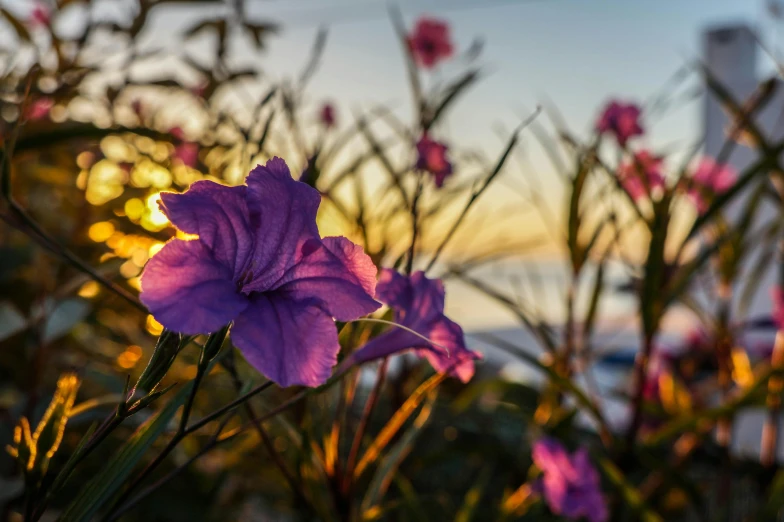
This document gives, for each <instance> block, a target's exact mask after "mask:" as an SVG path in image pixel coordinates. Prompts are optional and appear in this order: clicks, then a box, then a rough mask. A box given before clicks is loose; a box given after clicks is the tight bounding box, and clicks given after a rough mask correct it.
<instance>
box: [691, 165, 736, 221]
mask: <svg viewBox="0 0 784 522" xmlns="http://www.w3.org/2000/svg"><path fill="white" fill-rule="evenodd" d="M737 179H738V176H737V174H736V173H735V169H734V168H733V167H732V166H730V165H727V164H719V163H716V161H715V160H714V159H713V158H709V157H705V158H703V159H702V160H701V161H700V163H699V165H697V168H696V169H694V173H693V174H692V177H691V186H690V187H689V190H688V192H687V194H688V197H689V199H691V200H692V202H693V203H694V205H695V206H696V207H697V210H698V211H699V212H700V213H701V214H702V213H703V212H705V211H706V210H708V202H709V201H710V199H711V198H712V197H713V196H715V195H717V194H721V193H723V192H726V191H727V190H729V189H730V188H732V186H733V185H734V184H735V182H736V181H737Z"/></svg>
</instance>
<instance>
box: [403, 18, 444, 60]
mask: <svg viewBox="0 0 784 522" xmlns="http://www.w3.org/2000/svg"><path fill="white" fill-rule="evenodd" d="M408 48H409V49H410V50H411V54H412V55H413V57H414V61H415V62H416V63H417V64H419V65H420V66H421V67H424V68H425V69H432V68H433V67H435V66H436V65H437V64H438V62H440V61H442V60H444V59H446V58H449V57H450V56H452V54H453V52H454V48H453V47H452V42H451V41H450V38H449V25H448V24H447V23H446V22H443V21H441V20H437V19H435V18H427V17H423V18H420V19H419V20H418V21H417V23H416V26H415V27H414V30H413V32H411V34H409V35H408Z"/></svg>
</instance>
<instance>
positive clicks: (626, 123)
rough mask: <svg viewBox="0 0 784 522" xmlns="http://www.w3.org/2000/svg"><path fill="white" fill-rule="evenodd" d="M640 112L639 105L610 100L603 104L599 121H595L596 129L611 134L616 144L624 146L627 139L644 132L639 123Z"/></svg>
mask: <svg viewBox="0 0 784 522" xmlns="http://www.w3.org/2000/svg"><path fill="white" fill-rule="evenodd" d="M641 112H642V111H641V110H640V107H638V106H637V105H635V104H634V103H628V104H625V103H622V102H620V101H618V100H612V101H611V102H610V103H608V104H607V105H606V106H605V108H604V111H603V112H602V115H601V116H600V117H599V121H597V122H596V130H597V131H598V132H600V133H605V132H608V133H610V134H612V135H613V136H615V139H616V140H617V141H618V144H619V145H620V146H621V147H625V146H626V143H627V142H628V141H629V139H631V138H632V137H634V136H641V135H642V134H643V132H644V130H643V128H642V124H641V123H640V114H641Z"/></svg>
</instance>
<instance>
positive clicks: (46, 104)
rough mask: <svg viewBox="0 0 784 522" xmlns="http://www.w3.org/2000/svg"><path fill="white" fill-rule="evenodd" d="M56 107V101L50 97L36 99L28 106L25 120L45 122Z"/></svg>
mask: <svg viewBox="0 0 784 522" xmlns="http://www.w3.org/2000/svg"><path fill="white" fill-rule="evenodd" d="M53 106H54V100H53V99H51V98H49V97H48V96H44V97H41V98H36V99H35V100H33V101H32V102H31V103H30V105H28V106H27V110H26V111H25V119H27V120H29V121H38V120H43V119H44V118H46V117H47V116H49V111H50V110H51V109H52V107H53Z"/></svg>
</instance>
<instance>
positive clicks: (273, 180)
mask: <svg viewBox="0 0 784 522" xmlns="http://www.w3.org/2000/svg"><path fill="white" fill-rule="evenodd" d="M247 183H248V198H247V200H248V208H249V210H250V212H251V215H252V216H253V219H252V220H251V227H252V228H253V229H254V231H255V237H256V247H255V251H254V253H253V267H252V273H253V275H254V277H253V279H252V280H251V281H250V282H249V283H248V284H246V285H245V286H244V290H245V291H246V292H251V291H262V292H263V291H265V290H269V289H270V287H271V285H273V284H274V283H275V282H276V281H278V280H279V279H280V278H281V277H282V276H283V274H284V273H285V272H286V271H287V270H288V269H289V268H291V267H292V266H294V265H295V264H296V263H297V262H298V261H299V259H300V257H301V250H302V246H303V244H304V243H305V242H306V241H307V240H309V239H314V238H315V239H318V237H319V235H318V227H317V226H316V213H317V212H318V207H319V203H320V202H321V196H320V195H319V193H318V192H317V191H316V190H315V189H313V188H312V187H309V186H308V185H306V184H305V183H301V182H299V181H295V180H294V179H292V177H291V173H290V172H289V168H288V167H287V166H286V162H285V161H283V160H282V159H280V158H272V159H271V160H269V161H268V162H267V164H266V165H265V166H261V165H259V166H257V167H256V168H255V169H253V170H252V171H251V172H250V174H249V175H248V178H247Z"/></svg>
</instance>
